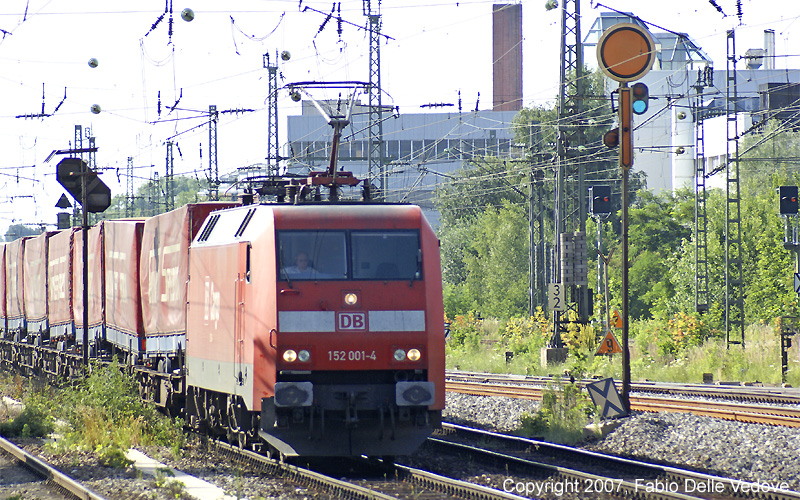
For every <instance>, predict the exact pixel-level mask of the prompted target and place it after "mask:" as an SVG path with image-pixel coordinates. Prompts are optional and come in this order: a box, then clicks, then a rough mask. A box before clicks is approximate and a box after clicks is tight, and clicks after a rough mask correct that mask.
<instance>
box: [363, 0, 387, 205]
mask: <svg viewBox="0 0 800 500" xmlns="http://www.w3.org/2000/svg"><path fill="white" fill-rule="evenodd" d="M363 11H364V15H365V16H367V19H368V26H367V29H368V31H369V88H368V92H369V154H368V158H369V162H368V169H367V172H368V177H369V182H370V183H372V182H373V180H374V179H375V178H376V177H377V178H378V179H379V185H378V190H379V194H378V196H377V198H380V199H381V200H384V201H385V200H386V199H387V196H388V192H389V176H388V173H387V172H386V163H385V161H384V151H383V117H382V114H383V108H382V105H381V39H380V36H381V13H380V1H378V8H377V9H376V11H374V12H373V10H372V2H371V0H363Z"/></svg>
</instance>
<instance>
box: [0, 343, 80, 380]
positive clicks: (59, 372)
mask: <svg viewBox="0 0 800 500" xmlns="http://www.w3.org/2000/svg"><path fill="white" fill-rule="evenodd" d="M37 339H38V337H37ZM39 343H41V342H36V341H34V343H33V344H28V343H19V342H14V341H12V340H8V339H0V362H2V366H3V368H5V369H8V370H13V371H16V372H18V373H20V374H21V375H23V376H39V375H44V376H46V377H47V378H48V380H50V381H51V382H54V383H56V382H59V381H64V380H72V379H78V378H81V377H82V376H83V371H84V369H83V368H84V366H83V355H82V353H81V352H80V351H79V350H78V349H77V348H73V349H72V350H66V349H65V347H64V343H62V342H59V343H57V344H56V348H52V347H51V346H50V344H49V343H46V342H45V343H44V345H36V344H39Z"/></svg>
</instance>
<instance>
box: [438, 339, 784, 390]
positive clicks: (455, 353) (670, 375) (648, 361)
mask: <svg viewBox="0 0 800 500" xmlns="http://www.w3.org/2000/svg"><path fill="white" fill-rule="evenodd" d="M615 333H616V335H617V339H618V340H621V338H620V337H621V333H620V332H619V331H617V332H615ZM636 340H639V339H636ZM745 342H746V347H745V349H742V348H741V347H740V346H735V345H734V346H731V347H730V348H727V347H726V345H725V341H724V339H709V340H707V341H706V342H705V343H703V344H702V345H700V346H694V347H688V348H686V349H685V350H683V351H682V352H680V353H679V354H677V355H676V354H663V353H659V350H658V346H657V345H655V342H652V341H651V342H648V343H647V344H646V345H641V342H636V341H632V342H631V343H630V356H631V357H630V360H631V380H633V381H637V380H638V381H644V380H654V381H659V382H677V383H702V382H703V374H704V373H710V374H712V376H713V378H714V381H736V382H761V383H763V384H764V385H770V386H779V385H780V384H781V359H780V344H779V338H778V335H777V333H776V331H775V329H774V328H773V327H771V326H768V325H754V326H751V327H749V328H748V329H747V331H746V332H745ZM798 344H800V338H797V337H795V338H794V339H793V346H792V347H791V349H790V350H789V356H788V357H789V372H788V377H787V383H789V384H790V385H792V386H793V387H800V360H798ZM509 349H510V347H509V346H508V345H506V344H504V343H503V342H502V341H497V342H489V343H486V342H479V343H477V346H475V345H472V346H469V347H467V346H465V347H464V348H460V347H459V348H453V347H451V346H448V349H447V367H448V368H450V369H460V370H468V371H479V372H489V373H513V374H520V375H563V374H564V372H565V371H570V372H580V373H583V374H584V376H587V377H592V376H597V377H602V378H605V377H614V378H621V376H622V356H621V355H614V356H612V357H610V358H609V357H608V356H595V355H594V351H593V350H591V351H589V352H584V353H582V354H583V355H584V356H585V359H583V360H577V359H576V357H575V356H574V355H570V358H569V359H568V360H567V362H566V363H563V364H556V365H549V366H542V365H541V361H540V354H539V351H538V350H530V351H528V352H521V353H516V354H514V357H513V359H512V360H511V361H510V362H508V363H506V357H505V352H506V351H507V350H509Z"/></svg>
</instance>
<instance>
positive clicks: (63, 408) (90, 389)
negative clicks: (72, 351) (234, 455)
mask: <svg viewBox="0 0 800 500" xmlns="http://www.w3.org/2000/svg"><path fill="white" fill-rule="evenodd" d="M120 368H121V367H120V366H119V365H117V364H111V365H109V366H107V367H103V366H100V365H95V366H93V367H92V371H91V374H90V376H89V377H88V378H86V379H85V380H83V381H81V382H80V383H79V384H78V385H76V386H74V387H73V386H66V387H64V388H62V389H53V388H50V387H47V386H37V385H36V384H30V387H29V388H28V389H25V390H23V389H21V388H20V387H19V379H18V378H15V377H6V379H5V380H3V381H2V383H3V387H4V393H5V394H15V393H16V395H18V396H21V399H22V401H23V403H24V404H25V410H24V411H23V412H22V413H21V414H20V415H19V416H16V417H15V418H13V419H12V420H10V421H7V422H3V423H2V424H0V434H3V435H7V436H20V435H22V436H41V437H44V436H47V435H49V434H50V433H52V432H55V433H57V434H58V435H59V436H60V438H59V439H58V440H55V441H53V442H51V443H49V445H48V449H49V450H50V451H51V452H53V453H59V452H64V451H69V450H86V451H92V452H94V453H95V455H96V456H97V458H98V461H99V463H101V464H102V465H105V466H108V467H121V468H124V467H127V466H128V465H129V464H130V461H128V460H127V459H126V458H125V451H126V450H128V449H129V448H131V447H134V446H139V445H141V446H150V445H157V446H167V447H169V448H170V449H171V450H172V453H173V455H174V456H176V457H177V456H179V455H180V453H181V449H182V447H183V444H184V442H185V437H184V434H183V431H182V428H183V422H182V421H181V420H180V419H176V420H172V419H169V418H168V417H166V416H164V415H162V414H161V413H159V412H158V411H157V409H156V408H155V407H154V406H153V405H151V404H147V403H144V402H142V401H141V400H140V399H139V396H138V388H137V384H136V381H135V380H134V379H133V378H132V377H131V376H130V375H128V374H126V373H124V372H123V371H122V370H121V369H120Z"/></svg>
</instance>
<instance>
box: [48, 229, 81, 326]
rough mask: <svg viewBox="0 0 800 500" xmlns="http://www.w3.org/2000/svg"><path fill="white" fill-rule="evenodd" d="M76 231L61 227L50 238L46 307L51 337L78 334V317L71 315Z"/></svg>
mask: <svg viewBox="0 0 800 500" xmlns="http://www.w3.org/2000/svg"><path fill="white" fill-rule="evenodd" d="M76 231H77V229H75V228H70V229H65V230H63V231H59V232H57V233H55V234H53V235H52V236H51V237H50V239H49V241H48V245H49V250H48V262H47V307H48V310H49V322H50V339H51V340H60V339H64V338H67V337H74V336H75V319H74V318H73V316H72V314H73V310H72V272H73V268H72V255H73V251H74V249H73V246H74V243H75V232H76Z"/></svg>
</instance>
